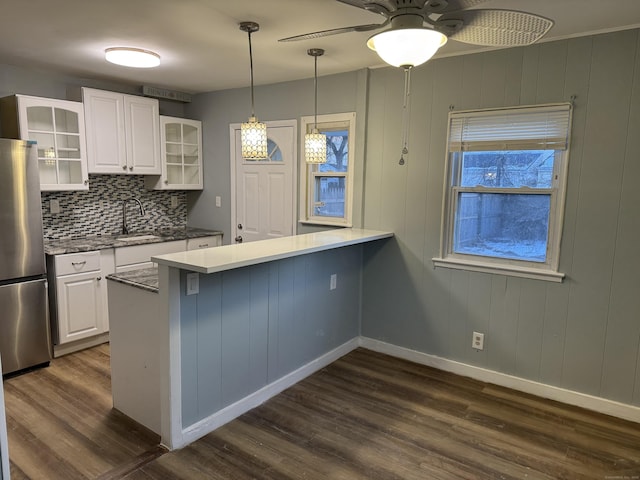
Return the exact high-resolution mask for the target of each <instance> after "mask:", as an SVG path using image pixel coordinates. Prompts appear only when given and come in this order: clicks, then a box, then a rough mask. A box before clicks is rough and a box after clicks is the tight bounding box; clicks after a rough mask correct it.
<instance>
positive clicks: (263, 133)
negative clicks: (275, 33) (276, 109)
mask: <svg viewBox="0 0 640 480" xmlns="http://www.w3.org/2000/svg"><path fill="white" fill-rule="evenodd" d="M259 29H260V25H258V24H257V23H255V22H242V23H241V24H240V30H242V31H243V32H247V35H248V37H249V71H250V73H251V116H250V117H249V121H248V122H245V123H243V124H241V125H240V144H241V149H242V158H244V159H245V160H265V159H266V158H267V157H268V153H267V125H266V124H265V123H261V122H258V119H257V118H256V114H255V110H254V101H253V51H252V49H251V34H252V33H254V32H257V31H258V30H259Z"/></svg>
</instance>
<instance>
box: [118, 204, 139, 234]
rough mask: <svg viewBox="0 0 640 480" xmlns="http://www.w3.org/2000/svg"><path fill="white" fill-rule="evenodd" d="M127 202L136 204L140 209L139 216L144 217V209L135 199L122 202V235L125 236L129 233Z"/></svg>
mask: <svg viewBox="0 0 640 480" xmlns="http://www.w3.org/2000/svg"><path fill="white" fill-rule="evenodd" d="M128 202H136V203H137V204H138V206H139V207H140V215H142V216H144V207H143V206H142V202H140V200H138V199H137V198H135V197H131V198H127V199H126V200H124V201H123V202H122V234H123V235H126V234H128V233H129V227H128V226H127V203H128Z"/></svg>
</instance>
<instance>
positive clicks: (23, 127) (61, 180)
mask: <svg viewBox="0 0 640 480" xmlns="http://www.w3.org/2000/svg"><path fill="white" fill-rule="evenodd" d="M0 102H1V105H2V131H3V135H4V136H5V137H11V138H19V139H22V140H34V141H36V142H37V143H38V167H39V171H40V190H43V191H44V190H48V191H52V190H88V189H89V177H88V175H87V156H86V147H85V145H86V143H85V125H84V110H83V107H82V103H79V102H70V101H67V100H56V99H51V98H40V97H31V96H26V95H13V96H10V97H5V98H3V99H1V100H0Z"/></svg>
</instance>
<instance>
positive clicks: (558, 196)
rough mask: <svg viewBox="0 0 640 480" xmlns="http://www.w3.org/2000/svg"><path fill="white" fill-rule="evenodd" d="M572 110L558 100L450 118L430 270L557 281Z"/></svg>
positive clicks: (469, 112) (458, 113) (459, 113)
mask: <svg viewBox="0 0 640 480" xmlns="http://www.w3.org/2000/svg"><path fill="white" fill-rule="evenodd" d="M571 113H572V107H571V104H568V103H562V104H552V105H541V106H529V107H516V108H505V109H491V110H475V111H465V112H451V113H450V114H449V134H448V154H447V179H446V185H445V186H446V188H445V198H444V209H443V212H444V217H443V230H442V232H443V233H442V247H441V255H440V258H438V259H434V261H435V263H436V265H438V266H446V267H453V268H471V269H474V270H481V271H496V270H497V271H500V272H503V273H513V274H515V275H519V276H529V273H531V272H534V273H532V274H531V275H532V276H534V277H545V276H546V277H549V278H550V279H552V280H558V279H560V280H561V278H562V274H560V273H558V271H557V270H558V260H559V248H560V234H561V231H562V217H563V215H562V213H563V210H564V196H565V193H564V190H565V185H566V172H567V164H568V161H567V160H568V151H569V144H570V131H571ZM540 272H547V273H543V274H540Z"/></svg>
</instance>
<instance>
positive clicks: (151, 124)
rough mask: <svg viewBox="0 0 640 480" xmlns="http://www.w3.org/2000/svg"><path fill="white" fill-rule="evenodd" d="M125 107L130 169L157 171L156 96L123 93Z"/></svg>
mask: <svg viewBox="0 0 640 480" xmlns="http://www.w3.org/2000/svg"><path fill="white" fill-rule="evenodd" d="M124 108H125V127H126V129H125V137H126V145H127V168H128V171H129V173H137V174H144V175H160V174H161V173H162V168H161V165H160V136H159V132H160V126H159V121H160V116H159V107H158V100H156V99H153V98H145V97H136V96H134V95H125V96H124Z"/></svg>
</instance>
